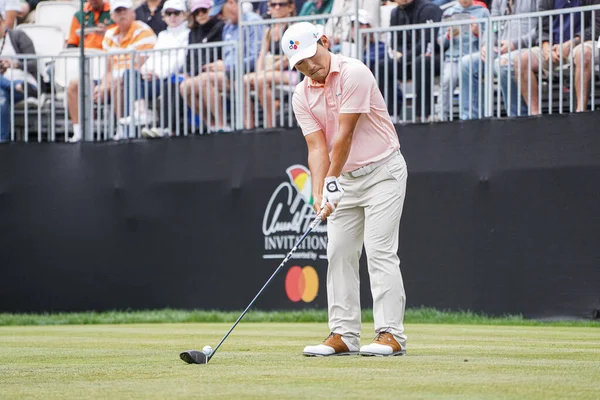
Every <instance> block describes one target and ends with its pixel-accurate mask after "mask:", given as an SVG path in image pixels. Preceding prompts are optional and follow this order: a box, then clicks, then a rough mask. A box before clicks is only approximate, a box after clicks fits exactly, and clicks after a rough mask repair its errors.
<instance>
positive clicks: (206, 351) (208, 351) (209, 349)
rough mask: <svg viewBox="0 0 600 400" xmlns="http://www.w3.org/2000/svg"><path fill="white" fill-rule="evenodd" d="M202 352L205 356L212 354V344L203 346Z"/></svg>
mask: <svg viewBox="0 0 600 400" xmlns="http://www.w3.org/2000/svg"><path fill="white" fill-rule="evenodd" d="M202 352H203V353H204V355H205V356H207V357H208V356H210V355H211V354H212V347H210V346H204V347H203V348H202Z"/></svg>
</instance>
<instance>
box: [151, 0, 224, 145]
mask: <svg viewBox="0 0 600 400" xmlns="http://www.w3.org/2000/svg"><path fill="white" fill-rule="evenodd" d="M210 7H211V0H192V3H191V15H190V24H189V28H190V32H189V36H188V43H187V44H189V45H194V44H201V43H209V42H219V41H221V40H222V36H223V33H222V32H223V21H221V20H219V18H218V17H217V16H215V17H212V18H211V17H209V15H208V14H209V11H210ZM214 49H215V50H216V54H215V51H213V48H211V49H205V50H201V49H188V51H187V55H186V59H185V68H184V71H185V73H186V77H190V76H195V75H197V74H198V73H199V72H200V71H202V66H203V65H204V64H207V63H211V62H214V61H216V60H220V59H221V58H222V55H221V47H216V48H214ZM213 57H214V59H213ZM183 79H184V77H183V76H181V75H179V76H177V77H176V79H169V80H167V81H166V83H165V84H164V85H163V87H162V89H161V93H162V97H163V99H164V98H165V96H169V93H170V96H173V97H172V98H168V99H165V100H163V101H161V106H162V109H163V111H162V112H163V116H164V118H162V117H161V119H160V126H159V127H153V128H143V129H142V136H146V137H162V136H167V135H171V136H172V135H174V134H175V132H176V127H177V125H178V124H180V123H181V121H183V118H184V111H185V110H184V108H185V105H184V103H183V97H182V96H181V95H180V93H179V84H180V82H181V81H182V80H183ZM168 86H170V87H168Z"/></svg>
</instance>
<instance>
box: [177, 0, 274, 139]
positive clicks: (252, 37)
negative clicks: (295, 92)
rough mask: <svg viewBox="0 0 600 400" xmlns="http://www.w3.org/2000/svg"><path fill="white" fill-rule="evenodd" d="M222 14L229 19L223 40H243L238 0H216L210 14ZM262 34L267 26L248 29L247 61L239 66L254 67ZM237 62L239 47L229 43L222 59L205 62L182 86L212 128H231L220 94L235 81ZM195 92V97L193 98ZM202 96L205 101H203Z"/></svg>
mask: <svg viewBox="0 0 600 400" xmlns="http://www.w3.org/2000/svg"><path fill="white" fill-rule="evenodd" d="M219 14H221V18H222V19H223V21H225V26H224V27H223V41H235V42H238V41H239V40H240V29H239V26H238V4H237V0H215V3H214V5H213V7H212V8H211V9H210V14H209V15H210V16H211V17H214V16H216V15H219ZM243 18H244V21H245V22H252V21H261V20H262V18H260V17H259V16H258V15H256V14H255V13H246V14H243ZM262 35H263V29H262V27H261V26H260V25H253V26H251V27H248V28H246V29H245V30H244V38H243V40H244V50H243V52H244V54H243V63H242V65H241V66H239V67H240V68H248V69H247V72H253V71H254V64H255V61H256V59H257V57H258V52H259V50H260V43H261V41H260V38H261V37H262ZM237 64H238V62H237V54H236V47H235V46H226V47H225V48H224V49H223V59H222V60H218V61H215V62H212V63H210V64H205V65H204V66H203V68H202V70H203V72H202V73H201V74H200V75H198V76H196V77H190V78H188V79H186V80H185V81H183V82H182V84H181V86H180V90H181V94H182V96H187V99H188V104H195V105H196V108H197V110H198V111H201V113H202V118H203V120H204V122H205V123H206V124H207V126H208V128H209V131H212V132H214V131H228V130H231V128H230V126H229V125H228V124H227V121H225V110H223V107H222V99H221V98H220V96H219V94H220V93H223V92H224V91H228V90H229V88H230V86H229V85H230V83H231V82H230V81H229V78H230V75H231V73H232V72H233V70H234V68H236V66H237ZM192 96H193V97H194V101H192ZM201 98H202V99H203V100H205V101H202V102H201V101H200V99H201ZM208 110H210V112H209V111H208Z"/></svg>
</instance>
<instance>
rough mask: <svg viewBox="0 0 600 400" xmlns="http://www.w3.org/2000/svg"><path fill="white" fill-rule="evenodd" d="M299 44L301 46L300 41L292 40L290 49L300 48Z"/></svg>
mask: <svg viewBox="0 0 600 400" xmlns="http://www.w3.org/2000/svg"><path fill="white" fill-rule="evenodd" d="M298 46H300V42H299V41H297V40H296V41H295V42H294V41H293V40H290V50H298Z"/></svg>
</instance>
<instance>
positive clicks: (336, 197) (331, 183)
mask: <svg viewBox="0 0 600 400" xmlns="http://www.w3.org/2000/svg"><path fill="white" fill-rule="evenodd" d="M343 196H344V189H343V188H342V186H341V185H340V182H339V181H338V178H336V177H335V176H328V177H326V178H325V185H324V186H323V201H321V208H323V207H325V204H326V203H329V204H331V206H332V207H333V209H334V210H335V208H336V206H337V205H338V204H339V202H340V200H342V197H343Z"/></svg>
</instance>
